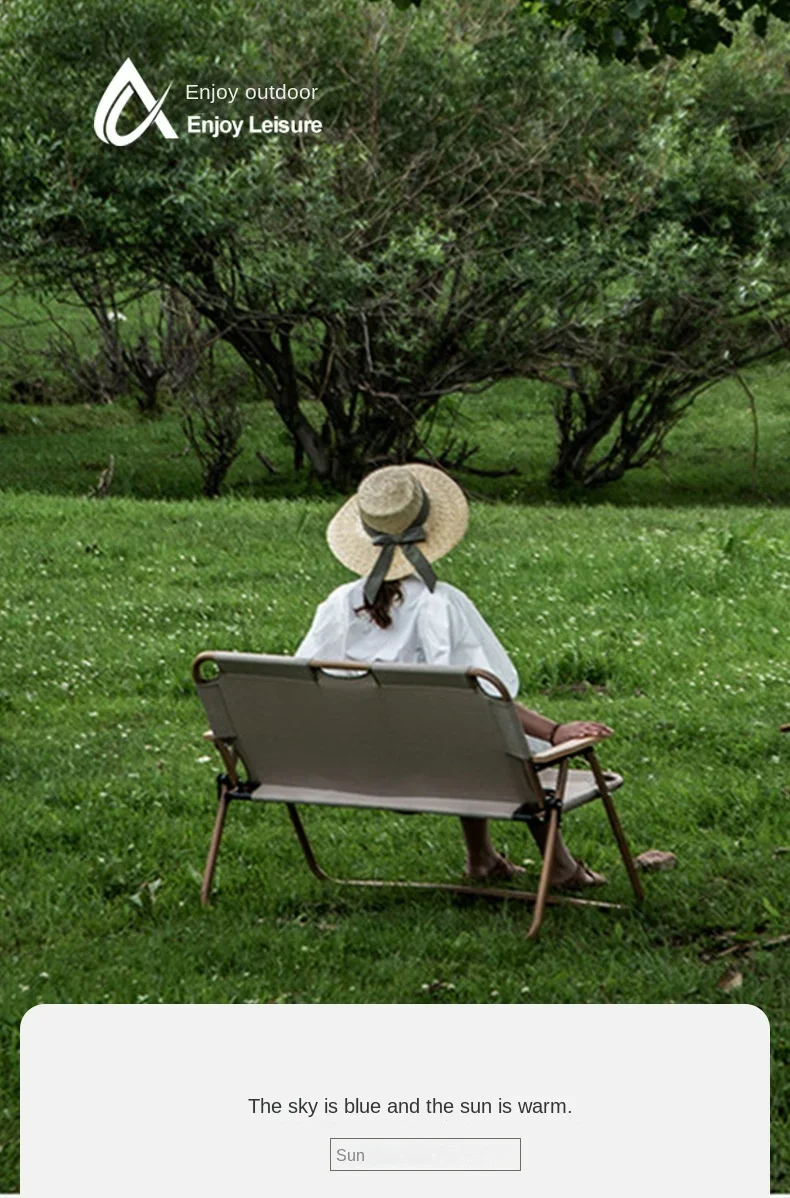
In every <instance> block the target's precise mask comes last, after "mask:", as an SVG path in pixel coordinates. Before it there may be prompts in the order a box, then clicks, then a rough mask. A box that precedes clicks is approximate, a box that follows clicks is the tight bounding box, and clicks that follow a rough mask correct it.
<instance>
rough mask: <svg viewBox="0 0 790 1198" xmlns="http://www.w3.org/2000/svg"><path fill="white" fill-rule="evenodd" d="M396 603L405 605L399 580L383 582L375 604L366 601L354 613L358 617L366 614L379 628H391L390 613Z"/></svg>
mask: <svg viewBox="0 0 790 1198" xmlns="http://www.w3.org/2000/svg"><path fill="white" fill-rule="evenodd" d="M394 603H403V591H402V589H401V585H400V581H399V579H397V578H396V579H395V580H394V581H393V582H382V584H381V586H380V587H379V593H378V595H377V596H376V598H375V599H374V601H373V603H368V601H367V600H365V602H364V603H363V604H362V605H361V606H360V607H355V608H354V611H355V612H356V614H357V615H359V614H360V612H364V613H365V615H366V616H369V617H370V619H371V620H372V621H373V623H374V624H378V626H379V628H389V626H390V624H391V623H392V616H391V615H390V611H391V610H392V606H393V604H394Z"/></svg>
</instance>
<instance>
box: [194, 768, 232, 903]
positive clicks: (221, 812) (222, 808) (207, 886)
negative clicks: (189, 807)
mask: <svg viewBox="0 0 790 1198" xmlns="http://www.w3.org/2000/svg"><path fill="white" fill-rule="evenodd" d="M228 807H230V799H229V798H228V792H227V787H226V786H224V785H223V787H222V790H221V792H220V796H219V803H218V804H217V818H216V819H215V821H214V831H213V832H212V834H211V844H210V845H209V850H208V857H207V858H206V868H205V870H204V871H203V885H202V886H201V887H200V901H201V903H202V904H203V906H204V907H207V906H208V904H209V899H210V898H211V883H212V882H213V880H214V867H215V866H216V864H217V853H218V852H219V846H220V843H221V841H222V829H223V828H224V826H225V816H226V815H227V814H228Z"/></svg>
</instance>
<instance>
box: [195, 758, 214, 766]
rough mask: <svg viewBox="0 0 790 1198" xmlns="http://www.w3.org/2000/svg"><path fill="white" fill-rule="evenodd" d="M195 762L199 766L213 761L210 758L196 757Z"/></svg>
mask: <svg viewBox="0 0 790 1198" xmlns="http://www.w3.org/2000/svg"><path fill="white" fill-rule="evenodd" d="M195 760H196V761H197V763H198V765H205V764H206V762H207V761H211V758H210V757H196V758H195Z"/></svg>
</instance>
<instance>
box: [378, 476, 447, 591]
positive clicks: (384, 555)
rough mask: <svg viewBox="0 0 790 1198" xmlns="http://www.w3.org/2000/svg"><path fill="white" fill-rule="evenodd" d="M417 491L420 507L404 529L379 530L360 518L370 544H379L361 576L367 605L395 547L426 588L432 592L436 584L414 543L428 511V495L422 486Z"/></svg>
mask: <svg viewBox="0 0 790 1198" xmlns="http://www.w3.org/2000/svg"><path fill="white" fill-rule="evenodd" d="M420 490H421V491H422V506H421V507H420V510H419V512H418V513H417V515H416V516H415V518H414V520H413V522H412V523H411V524H410V525H409V527H408V528H404V530H403V532H380V531H379V529H378V528H371V526H370V525H369V524H366V523H365V521H364V520H362V527H363V528H364V530H365V532H366V533H367V534H368V536H369V537H370V539H371V541H372V542H373V544H374V545H380V546H381V552H380V553H379V556H378V558H377V560H376V564H375V566H374V567H373V569H372V570H371V572H370V574H368V576H367V578H366V579H365V587H364V595H365V602H366V603H367V604H368V605H369V606H371V607H372V606H373V604H374V603H375V602H376V596H377V595H378V593H379V591H380V589H381V584H382V583H383V582H384V579H385V578H386V576H387V571H388V570H389V568H390V566H391V565H392V558H393V556H394V554H395V549H396V547H398V548H400V549H402V550H403V555H404V557H406V558H408V560H409V561H410V562H411V564H412V565H413V566H414V569H415V570H416V571H417V573H418V574H419V576H420V578H421V579H422V580H423V582H424V583H425V585H426V586H427V588H428V590H429V591H432V590H433V589H434V588H435V586H436V575H435V573H434V571H433V567H432V566H431V563H430V562H429V561H428V559H427V557H425V555H424V553H423V552H422V550H421V549H420V548H419V545H418V542H419V541H424V540H425V529H424V528H423V524H424V523H425V521H426V520H427V518H428V513H429V512H430V510H431V501H430V499H429V498H428V494H427V492H426V491H425V489H424V487H420ZM360 519H361V517H360Z"/></svg>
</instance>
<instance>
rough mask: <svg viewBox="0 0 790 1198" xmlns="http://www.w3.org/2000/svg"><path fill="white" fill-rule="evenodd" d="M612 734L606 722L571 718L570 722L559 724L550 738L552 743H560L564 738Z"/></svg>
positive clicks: (576, 738) (575, 738)
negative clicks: (598, 722)
mask: <svg viewBox="0 0 790 1198" xmlns="http://www.w3.org/2000/svg"><path fill="white" fill-rule="evenodd" d="M611 735H612V729H611V728H610V727H609V726H608V725H607V724H596V723H595V722H594V721H593V720H573V721H572V722H571V723H570V724H560V726H559V727H558V728H555V730H554V736H553V737H552V738H551V743H552V744H553V745H561V744H562V743H563V741H566V740H578V739H580V738H582V737H585V736H596V737H601V738H603V737H606V736H611Z"/></svg>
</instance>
